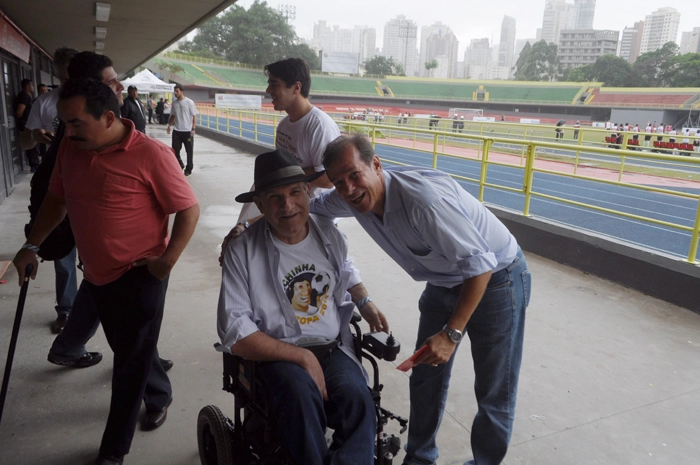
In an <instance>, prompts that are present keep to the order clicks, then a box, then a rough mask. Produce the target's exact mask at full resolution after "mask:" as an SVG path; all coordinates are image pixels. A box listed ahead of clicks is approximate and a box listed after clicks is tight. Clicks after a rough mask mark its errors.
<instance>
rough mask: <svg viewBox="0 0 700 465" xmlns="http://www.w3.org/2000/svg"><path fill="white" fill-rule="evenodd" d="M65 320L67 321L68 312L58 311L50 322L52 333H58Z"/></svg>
mask: <svg viewBox="0 0 700 465" xmlns="http://www.w3.org/2000/svg"><path fill="white" fill-rule="evenodd" d="M66 321H68V314H67V313H60V314H59V315H58V316H57V317H56V320H55V321H53V322H52V323H51V332H52V333H54V334H58V333H60V332H61V331H63V327H64V326H65V325H66Z"/></svg>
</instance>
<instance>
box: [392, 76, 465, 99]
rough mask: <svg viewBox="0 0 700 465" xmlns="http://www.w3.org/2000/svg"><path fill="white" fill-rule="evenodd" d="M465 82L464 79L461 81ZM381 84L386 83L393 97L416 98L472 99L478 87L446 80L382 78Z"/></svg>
mask: <svg viewBox="0 0 700 465" xmlns="http://www.w3.org/2000/svg"><path fill="white" fill-rule="evenodd" d="M463 82H466V81H463ZM382 84H385V85H387V86H388V87H389V88H390V89H391V91H392V92H393V93H394V96H395V97H401V98H409V97H412V98H416V97H423V98H428V97H434V98H444V99H449V100H454V99H460V100H473V97H474V92H475V91H476V90H477V89H478V87H479V86H478V85H476V84H461V83H459V81H456V82H455V83H446V82H434V83H433V82H428V81H418V80H416V81H412V80H393V79H391V80H390V79H383V80H382Z"/></svg>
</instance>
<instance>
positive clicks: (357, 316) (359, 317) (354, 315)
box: [350, 310, 362, 323]
mask: <svg viewBox="0 0 700 465" xmlns="http://www.w3.org/2000/svg"><path fill="white" fill-rule="evenodd" d="M360 321H362V315H360V312H358V311H357V310H355V311H353V312H352V317H350V323H359V322H360Z"/></svg>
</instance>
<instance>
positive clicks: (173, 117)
mask: <svg viewBox="0 0 700 465" xmlns="http://www.w3.org/2000/svg"><path fill="white" fill-rule="evenodd" d="M174 124H175V115H170V119H169V120H168V126H172V125H174Z"/></svg>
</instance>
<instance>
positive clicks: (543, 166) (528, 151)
mask: <svg viewBox="0 0 700 465" xmlns="http://www.w3.org/2000/svg"><path fill="white" fill-rule="evenodd" d="M199 111H200V114H202V115H206V116H211V117H214V118H215V120H214V122H212V121H211V118H205V119H203V120H202V123H201V124H202V125H203V126H205V127H211V128H212V129H215V130H218V131H222V132H227V133H229V134H233V135H237V136H239V137H245V138H248V139H253V140H255V141H261V140H262V139H265V140H262V141H263V142H267V143H268V144H270V145H274V144H275V137H276V128H277V123H278V122H279V120H280V119H281V118H282V117H284V114H283V113H279V112H274V113H272V112H259V111H246V110H222V109H215V108H213V107H211V106H200V107H199ZM333 116H335V120H336V121H337V123H338V125H339V127H340V128H341V130H342V131H344V132H361V133H364V134H366V135H367V136H368V137H370V138H371V140H372V144H373V145H374V144H376V143H381V144H382V145H393V146H396V147H401V148H409V149H411V150H414V151H417V152H422V153H425V154H426V155H428V156H430V157H431V158H432V166H433V167H434V168H436V167H437V165H438V159H439V157H453V158H465V155H464V153H460V151H461V152H464V149H465V148H467V149H469V148H471V149H473V150H475V151H476V153H475V155H476V156H471V157H470V158H471V159H476V160H478V161H479V162H480V163H481V168H480V172H479V177H478V178H470V177H466V176H460V175H453V177H455V178H458V179H461V180H465V181H469V182H473V183H475V184H477V185H478V186H479V194H478V198H479V200H480V201H483V200H484V191H485V189H486V188H487V187H488V188H493V189H499V190H503V191H508V192H514V193H519V194H523V196H524V204H523V210H522V214H523V215H524V216H530V215H531V213H530V205H531V201H532V198H533V197H536V198H541V199H546V200H550V201H554V202H558V203H562V204H567V205H572V206H576V207H582V208H585V209H588V210H592V211H597V212H601V213H605V214H610V215H613V216H617V217H621V218H628V219H633V220H637V221H641V222H644V223H647V224H650V225H658V226H664V227H667V228H671V229H675V230H679V231H684V232H689V233H690V235H691V239H690V247H689V250H688V253H687V255H686V260H687V261H688V262H690V263H696V258H697V252H698V239H699V238H700V194H695V193H689V192H684V191H681V190H674V189H670V188H666V187H656V186H653V185H646V184H641V183H637V182H631V181H629V180H628V178H634V177H635V176H639V175H646V176H659V178H658V179H662V178H663V177H664V176H666V178H665V179H667V180H668V179H669V178H671V179H673V180H674V181H677V182H681V181H686V182H687V176H686V175H687V172H692V173H693V176H694V177H693V176H691V178H692V180H691V182H694V184H693V187H695V189H697V190H698V191H700V157H696V156H681V155H674V154H661V153H650V152H645V151H632V150H627V149H626V147H627V145H626V144H627V141H628V139H631V136H632V134H631V133H625V136H624V141H623V143H622V146H623V147H625V148H623V149H612V148H606V147H601V143H600V142H598V143H597V146H596V143H594V142H591V141H587V142H586V144H587V145H583V141H584V139H595V138H597V137H598V135H600V136H601V138H602V137H604V135H605V134H607V131H605V130H599V129H592V128H580V129H579V132H578V137H577V139H575V140H569V141H568V142H564V140H563V139H556V137H555V136H554V134H555V129H556V127H555V126H545V125H525V124H512V123H474V122H465V123H468V124H465V128H464V130H463V132H462V133H460V132H452V130H451V124H452V120H443V121H446V122H447V123H449V124H450V130H444V125H443V127H441V128H438V129H436V130H432V129H428V128H427V124H428V123H427V120H426V121H413V122H411V121H410V120H409V122H408V124H403V122H402V124H399V125H397V124H395V123H396V117H390V118H389V117H385V120H384V122H383V123H378V122H377V123H373V122H365V121H356V120H351V119H347V118H348V117H349V115H347V114H343V115H341V114H336V115H333ZM389 120H393V121H389ZM415 120H419V119H418V118H415ZM222 121H225V123H222ZM246 122H248V123H252V124H253V126H252V129H250V128H246V127H245V126H246V125H244V123H246ZM391 123H394V124H391ZM423 123H425V124H424V125H423ZM494 127H496V128H498V129H499V131H498V132H497V131H496V130H495V129H493V128H494ZM508 130H510V131H511V132H509V133H505V134H504V132H505V131H508ZM573 130H574V129H572V128H567V131H568V132H571V131H573ZM539 133H541V134H539ZM586 133H588V134H586ZM643 136H644V134H640V139H643ZM676 138H677V139H678V140H681V139H682V138H683V136H676ZM654 139H656V135H654ZM698 155H700V153H698ZM468 158H469V157H468ZM499 158H500V159H499ZM591 160H593V161H594V163H592V162H591ZM386 161H388V162H391V163H396V164H402V163H400V162H399V161H397V160H391V159H386ZM592 164H596V165H598V168H593V167H591V165H592ZM490 166H505V167H510V168H516V169H521V170H523V184H522V186H518V187H512V186H507V185H503V184H497V183H494V182H490V181H489V178H488V176H487V175H488V169H489V167H490ZM595 169H598V170H599V171H600V172H601V173H602V172H605V173H610V172H615V173H616V175H615V176H614V179H605V178H604V177H603V176H601V175H600V174H599V173H597V172H592V171H591V170H595ZM692 170H695V171H692ZM535 173H545V174H549V175H554V176H560V177H562V178H565V179H572V178H573V179H579V180H583V181H590V182H596V183H600V184H605V185H614V186H619V187H627V188H632V189H636V190H639V191H647V192H654V193H660V194H664V195H669V196H676V197H680V198H687V199H691V200H693V201H694V202H695V204H696V206H695V215H694V218H693V225H692V226H687V225H684V224H680V223H677V222H672V221H664V220H660V219H657V218H652V217H650V216H643V215H636V214H632V213H628V212H625V211H622V210H616V209H614V208H606V207H603V206H600V205H595V204H592V203H586V202H582V201H578V200H571V199H567V198H565V197H562V196H559V195H552V194H550V193H547V192H545V191H544V190H541V189H538V188H537V187H536V186H534V185H533V181H534V174H535ZM681 175H683V176H681ZM608 177H610V178H613V177H612V176H608ZM662 184H663V183H662Z"/></svg>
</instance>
